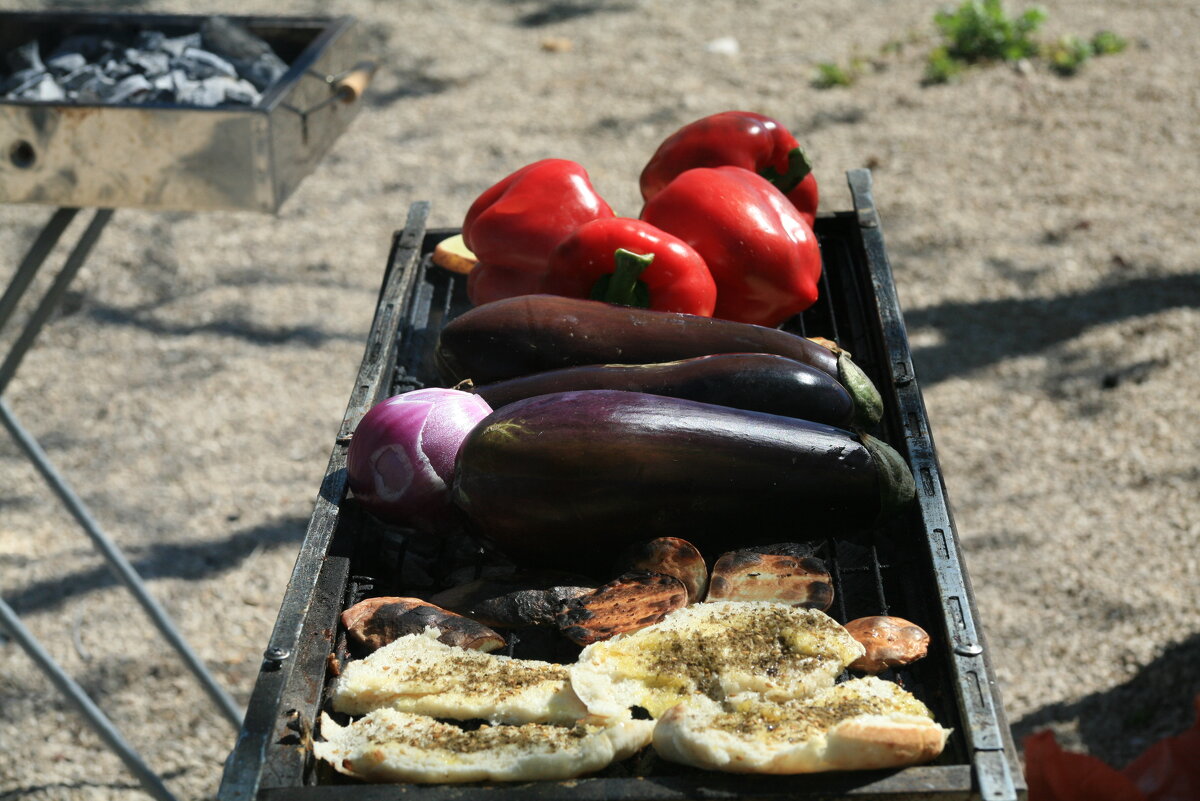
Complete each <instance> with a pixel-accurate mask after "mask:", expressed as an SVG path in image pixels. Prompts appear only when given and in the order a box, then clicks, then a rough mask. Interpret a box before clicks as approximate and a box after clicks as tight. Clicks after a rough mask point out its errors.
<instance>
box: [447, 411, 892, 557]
mask: <svg viewBox="0 0 1200 801" xmlns="http://www.w3.org/2000/svg"><path fill="white" fill-rule="evenodd" d="M913 495H914V484H913V478H912V473H911V472H910V471H909V469H908V465H907V464H906V463H905V462H904V459H903V458H902V457H901V456H900V455H899V454H898V453H896V451H894V450H893V449H892V448H890V447H889V446H888V445H887V444H885V443H883V442H881V441H880V440H877V439H875V438H873V437H871V436H870V435H867V434H855V433H852V432H850V431H846V430H844V429H840V428H836V427H834V426H829V425H824V424H821V423H814V422H812V421H809V420H800V419H796V418H792V417H783V416H780V415H772V414H765V413H762V412H749V411H744V410H741V409H730V408H728V407H724V406H716V405H713V404H708V403H700V402H698V401H690V400H685V399H680V398H667V397H662V396H657V395H648V394H645V393H640V392H625V391H621V390H581V391H576V392H561V393H554V394H551V395H539V396H536V397H533V398H528V399H526V400H521V401H517V402H516V403H512V404H509V405H508V406H504V407H502V408H500V409H497V410H496V411H494V412H493V413H492V414H490V415H488V416H487V417H485V418H484V419H483V420H481V421H480V422H479V423H478V424H477V425H476V426H475V428H474V429H472V431H471V433H470V434H468V436H467V438H466V440H465V441H464V442H463V445H462V448H461V449H460V451H459V454H458V459H457V462H456V465H455V474H454V482H453V487H452V493H451V497H452V499H453V501H454V503H455V504H456V505H457V506H458V507H459V508H460V509H461V510H462V511H463V512H464V513H465V518H466V520H467V521H468V524H469V525H470V527H471V528H472V529H473V531H474V532H475V533H476V534H477V535H479V536H482V537H484V538H486V539H489V540H491V541H493V542H494V543H495V544H496V545H497V546H499V547H500V549H501V550H503V551H504V552H505V553H506V554H507V555H508V556H510V557H511V558H513V559H516V560H519V561H524V562H527V563H530V564H539V565H553V566H563V567H572V566H574V567H575V568H576V569H578V566H579V565H587V564H599V563H603V562H604V561H605V560H608V561H611V560H612V559H614V558H615V557H616V555H617V554H619V553H620V551H621V550H622V549H623V548H624V547H625V546H627V545H629V544H630V543H633V542H636V541H639V540H645V539H647V538H654V537H681V538H685V539H687V540H689V541H691V542H693V543H695V544H696V546H697V547H699V548H700V550H701V551H702V552H708V553H714V552H715V553H719V552H720V551H717V550H716V549H717V548H724V549H726V550H730V549H733V548H739V547H745V546H749V545H757V544H763V543H771V542H778V541H779V539H780V535H781V534H787V535H791V534H793V532H796V531H800V532H812V535H811V536H814V537H825V536H840V537H847V538H854V537H857V536H860V535H861V534H863V533H867V532H869V530H870V529H871V528H872V527H873V526H874V525H875V524H876V523H877V522H878V521H879V520H881V519H883V518H886V517H888V516H890V515H892V514H895V513H896V512H897V511H898V510H899V509H901V508H903V507H904V506H905V505H907V504H908V503H909V502H910V501H911V500H912V498H913ZM709 549H712V550H709Z"/></svg>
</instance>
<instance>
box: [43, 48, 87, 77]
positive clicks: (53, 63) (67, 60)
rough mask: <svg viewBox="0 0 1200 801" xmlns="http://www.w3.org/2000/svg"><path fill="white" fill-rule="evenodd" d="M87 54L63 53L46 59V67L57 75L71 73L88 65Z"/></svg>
mask: <svg viewBox="0 0 1200 801" xmlns="http://www.w3.org/2000/svg"><path fill="white" fill-rule="evenodd" d="M87 63H88V62H87V56H85V55H84V54H83V53H63V54H62V55H58V56H54V57H53V58H48V59H46V69H48V70H49V71H50V72H52V73H54V74H55V75H70V74H72V73H75V72H78V71H79V70H81V69H85V68H86V67H87Z"/></svg>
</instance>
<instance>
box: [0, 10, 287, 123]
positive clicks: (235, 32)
mask: <svg viewBox="0 0 1200 801" xmlns="http://www.w3.org/2000/svg"><path fill="white" fill-rule="evenodd" d="M205 31H206V32H207V33H206V34H204V35H202V34H201V33H200V32H195V33H190V34H186V35H183V36H175V37H168V36H167V35H166V34H165V33H164V32H162V31H154V30H143V31H139V32H137V33H136V34H128V35H123V36H111V37H109V36H99V35H75V36H68V37H66V38H65V39H63V40H62V42H60V43H59V45H58V47H56V48H55V49H54V51H53V52H52V53H51V54H50V57H49V58H47V59H46V61H45V63H43V61H42V56H41V52H40V49H39V43H38V42H37V41H36V40H34V41H31V42H27V43H25V44H23V45H21V46H20V47H18V48H16V49H14V50H12V51H10V52H8V53H6V54H5V61H4V63H5V64H6V65H7V67H8V69H7V70H6V71H5V73H0V96H3V97H9V98H14V99H23V100H44V101H61V100H66V101H76V102H83V103H147V102H154V103H176V104H180V105H192V106H209V107H211V106H220V105H247V106H250V105H254V104H256V103H258V102H259V101H260V100H261V99H262V95H261V92H260V90H262V89H264V88H266V87H267V86H269V85H270V84H272V83H274V82H275V81H276V80H278V79H279V78H280V77H281V76H282V75H283V74H284V72H286V71H287V65H286V64H285V63H284V62H283V61H282V60H281V59H280V58H279V57H278V56H277V55H275V53H274V51H272V50H271V47H270V45H269V44H267V43H266V42H264V41H262V40H261V39H259V38H257V37H255V36H253V35H252V34H250V33H249V32H248V31H246V30H244V29H242V28H241V27H239V26H237V25H235V24H234V23H232V22H230V21H229V20H225V19H223V18H213V19H211V20H210V21H209V22H208V23H206V25H205ZM206 39H208V40H211V41H212V42H213V43H215V45H214V46H215V47H219V48H220V50H221V52H214V50H213V48H212V47H209V46H208V45H206V43H205V42H206Z"/></svg>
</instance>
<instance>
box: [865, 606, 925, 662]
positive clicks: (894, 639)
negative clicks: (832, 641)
mask: <svg viewBox="0 0 1200 801" xmlns="http://www.w3.org/2000/svg"><path fill="white" fill-rule="evenodd" d="M846 631H848V632H850V636H852V637H853V638H854V639H856V640H858V641H859V642H860V643H862V644H863V646H864V647H865V648H866V649H867V652H866V653H865V654H863V655H862V656H860V657H859V658H858V659H856V660H854V661H853V662H851V663H850V669H851V670H857V671H860V672H862V673H881V672H883V671H885V670H887V669H888V668H890V667H899V666H901V665H907V664H909V663H911V662H915V661H917V660H918V659H920V658H921V657H923V656H925V654H926V653H927V652H928V651H929V635H928V634H927V633H926V632H925V630H924V629H923V628H921V627H920V626H918V625H917V624H916V623H910V622H909V621H907V620H905V619H904V618H902V617H890V616H888V615H873V616H871V617H860V618H858V619H857V620H851V621H850V622H849V623H847V624H846Z"/></svg>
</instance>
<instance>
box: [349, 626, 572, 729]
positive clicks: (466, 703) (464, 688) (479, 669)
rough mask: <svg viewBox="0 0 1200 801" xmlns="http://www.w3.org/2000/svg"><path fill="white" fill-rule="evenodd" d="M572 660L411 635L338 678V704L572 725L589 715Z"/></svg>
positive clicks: (429, 633)
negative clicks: (576, 687) (519, 655)
mask: <svg viewBox="0 0 1200 801" xmlns="http://www.w3.org/2000/svg"><path fill="white" fill-rule="evenodd" d="M569 679H570V674H569V670H568V668H567V666H566V665H556V664H552V663H550V662H538V661H535V660H531V659H513V658H511V657H507V656H502V655H498V654H490V653H484V652H482V651H473V650H466V649H463V648H456V647H453V646H449V645H445V644H444V643H441V642H439V641H438V631H437V630H436V629H434V628H428V629H426V630H425V632H424V633H423V634H410V635H407V636H404V637H401V638H399V639H397V640H396V641H394V642H392V643H390V644H388V645H385V646H384V647H382V648H380V649H379V650H377V651H375V652H374V653H372V654H371V655H370V656H368V657H367V658H365V659H360V660H357V661H354V662H350V663H348V664H347V665H346V666H345V667H344V668H343V669H342V675H341V676H339V677H338V678H337V679H336V680H335V682H334V685H333V693H332V698H331V703H332V706H333V709H334V710H335V711H338V712H342V713H345V714H347V715H364V714H366V713H368V712H371V711H373V710H376V709H382V708H385V707H386V708H390V709H394V710H398V711H401V712H411V713H414V714H419V715H432V716H434V717H439V718H451V719H453V720H473V719H483V720H488V721H491V722H493V723H554V724H568V725H569V724H572V723H574V722H575V721H577V720H579V719H580V718H582V717H584V716H586V715H587V714H588V710H587V707H586V706H584V704H583V702H581V701H580V700H579V698H578V696H576V695H575V692H574V691H573V690H572V689H571V685H570V681H569Z"/></svg>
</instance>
